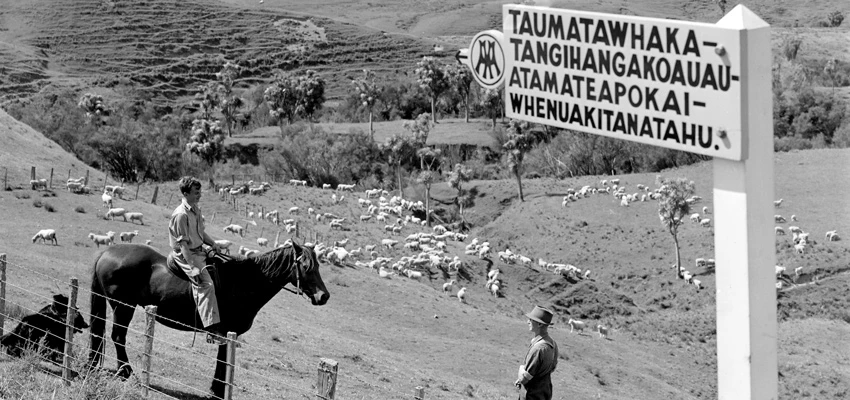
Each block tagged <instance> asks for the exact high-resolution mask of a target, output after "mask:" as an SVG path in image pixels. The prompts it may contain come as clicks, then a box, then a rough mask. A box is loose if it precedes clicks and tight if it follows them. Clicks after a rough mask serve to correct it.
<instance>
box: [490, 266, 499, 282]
mask: <svg viewBox="0 0 850 400" xmlns="http://www.w3.org/2000/svg"><path fill="white" fill-rule="evenodd" d="M501 272H502V271H500V270H499V269H498V268H496V269H491V270H490V271H488V272H487V279H488V280H493V279H496V278H497V277H498V276H499V274H500V273H501Z"/></svg>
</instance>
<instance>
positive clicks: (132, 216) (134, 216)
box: [124, 212, 145, 225]
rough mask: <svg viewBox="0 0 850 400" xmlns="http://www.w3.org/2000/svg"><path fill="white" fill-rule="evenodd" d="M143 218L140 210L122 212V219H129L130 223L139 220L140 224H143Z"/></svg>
mask: <svg viewBox="0 0 850 400" xmlns="http://www.w3.org/2000/svg"><path fill="white" fill-rule="evenodd" d="M144 218H145V215H144V214H142V213H140V212H128V213H125V214H124V220H125V221H126V220H128V219H129V220H130V222H131V223H132V222H133V221H139V223H140V224H142V225H144V224H145V221H144Z"/></svg>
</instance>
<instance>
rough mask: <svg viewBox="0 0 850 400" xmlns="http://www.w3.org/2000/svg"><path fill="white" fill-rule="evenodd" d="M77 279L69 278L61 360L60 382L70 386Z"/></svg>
mask: <svg viewBox="0 0 850 400" xmlns="http://www.w3.org/2000/svg"><path fill="white" fill-rule="evenodd" d="M78 283H79V282H78V281H77V278H71V297H70V298H69V299H68V315H66V316H65V357H64V358H63V360H62V380H63V381H65V386H70V385H71V360H73V358H74V356H73V353H74V319H75V317H76V316H77V287H78Z"/></svg>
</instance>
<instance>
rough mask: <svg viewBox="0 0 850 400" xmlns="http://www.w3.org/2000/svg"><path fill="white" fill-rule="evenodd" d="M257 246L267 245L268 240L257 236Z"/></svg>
mask: <svg viewBox="0 0 850 400" xmlns="http://www.w3.org/2000/svg"><path fill="white" fill-rule="evenodd" d="M257 246H260V247H269V240H268V239H266V238H257Z"/></svg>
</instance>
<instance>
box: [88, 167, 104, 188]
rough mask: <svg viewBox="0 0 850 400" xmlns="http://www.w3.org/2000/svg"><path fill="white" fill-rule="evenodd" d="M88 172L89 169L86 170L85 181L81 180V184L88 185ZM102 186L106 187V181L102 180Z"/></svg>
mask: <svg viewBox="0 0 850 400" xmlns="http://www.w3.org/2000/svg"><path fill="white" fill-rule="evenodd" d="M89 172H91V171H89V170H86V181H85V182H83V186H88V185H89ZM103 186H104V187H106V182H104V183H103Z"/></svg>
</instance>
